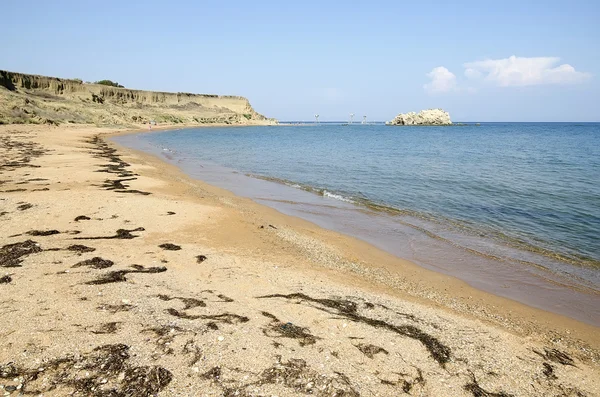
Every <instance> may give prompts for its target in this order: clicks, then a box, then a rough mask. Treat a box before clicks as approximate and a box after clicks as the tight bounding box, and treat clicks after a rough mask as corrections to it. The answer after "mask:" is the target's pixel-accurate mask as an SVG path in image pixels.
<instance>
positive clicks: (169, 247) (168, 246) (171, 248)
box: [159, 243, 181, 251]
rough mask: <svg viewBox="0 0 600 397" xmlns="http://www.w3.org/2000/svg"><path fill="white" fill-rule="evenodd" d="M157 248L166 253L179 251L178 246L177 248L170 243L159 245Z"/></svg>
mask: <svg viewBox="0 0 600 397" xmlns="http://www.w3.org/2000/svg"><path fill="white" fill-rule="evenodd" d="M159 247H160V248H162V249H164V250H166V251H179V250H180V249H181V247H180V246H178V245H176V244H171V243H165V244H161V245H159Z"/></svg>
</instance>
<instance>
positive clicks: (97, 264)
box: [71, 256, 115, 269]
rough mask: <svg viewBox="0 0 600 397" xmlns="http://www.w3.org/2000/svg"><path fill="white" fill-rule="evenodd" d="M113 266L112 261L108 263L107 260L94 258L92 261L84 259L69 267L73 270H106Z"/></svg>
mask: <svg viewBox="0 0 600 397" xmlns="http://www.w3.org/2000/svg"><path fill="white" fill-rule="evenodd" d="M114 264H115V263H114V262H113V261H109V260H108V259H102V258H100V257H99V256H95V257H93V258H92V259H86V260H84V261H81V262H78V263H76V264H74V265H73V266H71V267H73V268H75V267H82V266H87V267H91V268H92V269H106V268H109V267H112V266H113V265H114Z"/></svg>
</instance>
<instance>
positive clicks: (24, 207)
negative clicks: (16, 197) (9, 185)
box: [17, 189, 33, 211]
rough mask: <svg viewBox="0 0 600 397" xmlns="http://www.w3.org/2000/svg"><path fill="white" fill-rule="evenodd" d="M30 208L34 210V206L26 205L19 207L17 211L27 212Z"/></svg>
mask: <svg viewBox="0 0 600 397" xmlns="http://www.w3.org/2000/svg"><path fill="white" fill-rule="evenodd" d="M19 190H21V189H19ZM22 190H25V189H22ZM30 208H33V204H29V203H25V204H21V205H18V206H17V209H18V210H19V211H25V210H28V209H30Z"/></svg>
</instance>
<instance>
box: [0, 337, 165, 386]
mask: <svg viewBox="0 0 600 397" xmlns="http://www.w3.org/2000/svg"><path fill="white" fill-rule="evenodd" d="M129 358H130V355H129V346H127V345H124V344H114V345H104V346H99V347H97V348H95V349H94V350H93V351H91V352H89V353H86V354H83V355H77V356H73V355H71V356H67V357H64V358H58V359H54V360H52V361H48V362H45V363H43V364H42V366H43V368H44V369H43V375H44V376H43V377H42V376H40V370H39V369H38V368H39V366H36V368H34V369H24V368H20V367H17V366H16V365H15V364H8V365H5V366H1V367H0V378H4V379H10V378H20V379H22V388H21V393H23V394H34V395H40V394H44V395H52V394H54V393H55V391H56V390H61V391H63V392H64V391H65V390H66V389H71V390H72V392H71V393H69V394H70V395H84V396H92V397H113V396H114V397H117V396H128V397H148V396H152V395H156V394H157V393H159V392H160V391H161V390H162V389H164V388H165V387H166V386H167V385H168V384H169V383H170V382H171V380H172V379H173V375H172V374H171V373H170V372H169V371H168V370H166V369H165V368H162V367H157V366H152V367H150V366H135V365H133V364H130V363H129ZM61 394H62V393H61Z"/></svg>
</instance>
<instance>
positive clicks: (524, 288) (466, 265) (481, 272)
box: [113, 132, 600, 327]
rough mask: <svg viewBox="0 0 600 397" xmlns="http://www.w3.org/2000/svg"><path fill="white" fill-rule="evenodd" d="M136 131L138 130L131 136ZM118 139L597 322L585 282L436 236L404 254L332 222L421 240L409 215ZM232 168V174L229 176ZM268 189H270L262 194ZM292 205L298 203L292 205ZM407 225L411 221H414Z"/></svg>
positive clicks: (439, 268)
mask: <svg viewBox="0 0 600 397" xmlns="http://www.w3.org/2000/svg"><path fill="white" fill-rule="evenodd" d="M142 133H144V132H142ZM135 134H137V133H134V134H133V135H135ZM113 142H114V141H113ZM121 142H123V143H121V144H119V143H118V142H117V144H119V146H120V147H123V144H124V143H127V145H128V147H133V148H134V150H136V151H139V150H142V151H143V153H146V154H150V155H153V156H156V158H157V159H158V160H159V161H164V162H166V163H169V164H171V165H175V166H176V167H177V168H178V169H180V170H181V171H182V172H184V173H186V175H188V176H189V177H190V178H192V179H194V180H201V179H202V180H203V181H204V183H209V184H211V183H213V184H216V185H218V186H219V187H221V188H223V189H226V190H228V191H233V192H234V194H237V195H240V196H242V197H247V198H250V199H252V200H254V201H255V202H257V203H258V204H261V205H267V206H269V207H271V208H274V209H275V210H277V211H279V212H282V213H285V214H287V215H289V216H295V217H300V218H303V219H305V220H307V221H309V222H312V223H313V224H317V225H319V226H320V227H324V228H326V229H328V230H332V231H334V232H337V233H342V234H344V235H346V236H352V237H355V238H358V239H359V240H361V241H364V242H367V243H368V244H370V245H371V246H375V247H377V249H381V250H384V251H385V252H387V253H390V254H392V255H394V256H396V257H397V258H399V259H404V260H408V261H413V263H415V265H416V266H418V267H420V268H426V269H429V270H431V271H433V272H436V273H440V274H445V275H449V276H451V277H455V278H457V279H460V280H462V281H463V282H466V283H468V284H470V286H471V287H472V288H475V289H477V290H479V291H482V292H486V293H488V294H491V295H494V296H499V297H504V298H506V299H509V300H511V301H513V302H515V301H516V302H520V303H521V304H525V305H527V306H529V307H532V308H537V309H539V310H543V311H548V312H552V313H555V314H559V315H562V316H567V317H570V318H573V319H575V320H576V321H581V322H585V323H587V324H590V325H592V326H595V327H598V325H600V323H599V321H600V318H598V317H597V316H595V315H594V312H595V311H597V310H595V307H596V306H594V300H595V299H596V300H597V291H596V290H594V289H592V288H590V287H589V286H588V285H587V284H584V283H583V281H582V284H581V285H578V284H576V283H574V282H573V280H571V279H568V278H564V277H562V276H561V275H560V274H558V273H555V272H553V271H552V270H550V269H546V268H544V267H541V268H539V269H538V268H533V269H532V268H529V267H527V266H525V267H524V268H521V267H519V266H515V265H518V264H519V263H516V262H518V261H516V260H515V261H513V262H515V263H513V262H510V263H505V262H502V261H500V262H499V263H496V261H499V259H498V258H495V257H494V256H489V255H486V254H485V253H481V252H477V251H469V250H468V248H467V249H466V252H463V251H464V249H463V250H461V249H460V248H455V247H454V246H452V244H449V243H448V242H447V241H446V240H444V239H443V238H442V239H441V241H438V240H439V239H438V240H435V241H428V240H427V241H422V242H421V243H420V248H417V247H415V246H414V245H415V244H416V242H413V243H411V250H413V251H417V249H418V253H419V254H418V255H415V254H414V253H413V254H412V257H411V256H408V257H407V256H405V254H406V253H407V252H406V250H405V249H404V248H401V246H402V244H400V245H399V244H398V242H397V241H396V240H394V239H391V237H390V236H387V235H385V234H381V233H375V234H366V233H373V230H372V228H366V229H365V228H363V227H361V228H360V230H359V231H356V230H354V229H352V226H349V225H346V223H348V222H346V221H344V220H343V219H342V220H336V218H337V217H350V218H352V219H353V221H352V222H350V223H358V225H363V224H364V225H368V224H376V225H379V226H378V227H380V228H383V229H386V230H388V229H389V230H396V229H397V228H401V227H402V228H405V229H406V231H403V232H402V235H401V236H396V237H395V239H398V238H404V239H409V238H411V239H417V240H418V239H420V240H423V239H425V238H426V236H425V237H418V236H417V234H418V233H419V232H423V230H425V229H420V228H419V226H413V225H410V224H405V222H409V223H410V222H411V220H410V219H408V220H406V219H404V218H403V220H391V219H389V220H388V219H387V218H386V217H385V216H383V218H385V219H378V218H379V213H371V212H369V211H368V208H366V209H363V208H362V207H356V208H355V205H356V204H354V203H351V204H348V205H347V204H342V203H337V202H335V203H333V204H331V209H326V208H323V209H321V208H320V207H321V206H326V207H328V208H329V207H330V206H329V205H327V203H321V201H322V200H321V201H319V202H318V203H317V201H318V200H319V199H316V198H315V199H311V198H310V197H307V196H309V195H311V194H312V193H310V192H308V193H307V194H305V193H304V192H303V191H298V190H297V189H293V188H287V187H284V186H279V185H277V186H274V185H271V182H270V181H269V180H266V182H264V183H263V182H262V181H254V179H262V180H265V179H267V178H252V177H251V176H247V175H243V174H242V173H241V172H238V171H235V170H230V169H229V168H225V167H220V166H217V167H212V166H211V165H210V164H207V163H204V164H203V165H202V166H201V167H202V169H201V170H200V169H199V170H198V172H196V171H195V168H194V166H193V165H191V164H185V163H181V164H180V163H179V162H180V161H181V160H177V158H171V156H168V155H167V156H164V154H163V153H162V152H160V151H159V150H158V149H156V150H155V149H154V148H152V150H151V148H150V146H148V145H145V146H144V145H135V144H133V141H129V142H126V141H121ZM146 146H147V147H146ZM138 153H139V152H138ZM164 157H166V158H164ZM207 167H208V168H207ZM213 168H215V169H213ZM232 172H233V174H231V173H232ZM206 178H208V179H206ZM223 180H227V182H221V181H223ZM240 186H243V187H240ZM270 188H272V190H273V191H272V192H271V193H266V192H267V191H269V189H270ZM286 189H287V190H286ZM288 190H289V191H288ZM253 191H259V192H260V194H254V193H253ZM298 195H300V196H298ZM294 203H295V204H294ZM296 206H299V207H298V208H295V207H296ZM334 207H335V208H334ZM338 207H339V208H338ZM346 207H348V208H346ZM350 207H352V208H350ZM325 212H332V213H334V214H335V215H327V214H326V213H325ZM412 223H413V224H414V221H412ZM417 224H418V223H417ZM374 227H377V226H374ZM363 229H364V230H363ZM413 229H415V230H413ZM420 240H419V241H420ZM429 251H435V252H438V254H436V255H429V253H428V252H429ZM417 256H418V257H419V258H417ZM446 263H449V264H446ZM533 265H534V263H531V264H530V265H529V266H533ZM390 269H391V270H390V271H391V272H392V273H393V272H394V268H393V265H391V266H390ZM490 274H494V276H493V277H492V276H490Z"/></svg>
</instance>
